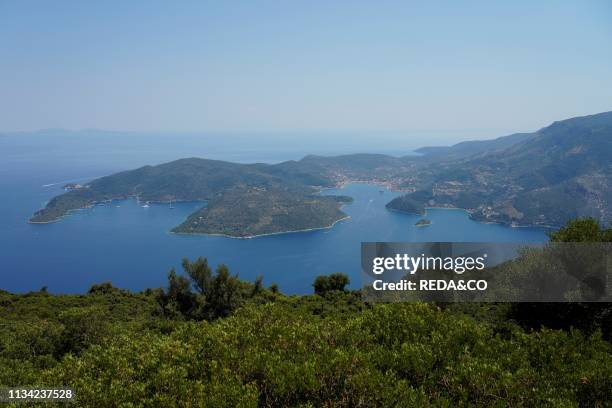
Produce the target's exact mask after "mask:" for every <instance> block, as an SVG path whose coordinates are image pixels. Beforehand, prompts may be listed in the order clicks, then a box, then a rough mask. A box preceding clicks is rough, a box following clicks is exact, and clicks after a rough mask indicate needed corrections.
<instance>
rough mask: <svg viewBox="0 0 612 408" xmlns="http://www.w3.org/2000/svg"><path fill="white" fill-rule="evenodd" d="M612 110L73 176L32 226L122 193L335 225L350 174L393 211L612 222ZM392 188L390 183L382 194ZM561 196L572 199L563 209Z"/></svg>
mask: <svg viewBox="0 0 612 408" xmlns="http://www.w3.org/2000/svg"><path fill="white" fill-rule="evenodd" d="M610 135H612V112H606V113H601V114H597V115H591V116H585V117H579V118H572V119H567V120H563V121H559V122H554V123H553V124H552V125H550V126H548V127H545V128H543V129H541V130H539V131H537V132H534V133H520V134H514V135H510V136H504V137H501V138H497V139H492V140H484V141H468V142H462V143H459V144H457V145H454V146H449V147H445V148H433V147H430V148H423V149H420V150H419V152H420V153H421V155H418V156H417V155H408V156H403V157H393V156H389V155H383V154H351V155H342V156H335V157H323V156H316V155H309V156H306V157H304V158H303V159H301V160H297V161H296V160H290V161H286V162H282V163H277V164H263V163H253V164H239V163H230V162H225V161H219V160H209V159H202V158H186V159H179V160H175V161H172V162H169V163H164V164H160V165H156V166H144V167H141V168H138V169H135V170H129V171H124V172H120V173H116V174H113V175H110V176H106V177H102V178H98V179H96V180H93V181H91V182H89V183H84V184H74V183H71V184H67V185H66V186H65V190H66V192H65V193H64V194H61V195H59V196H57V197H54V198H52V199H51V200H50V201H49V202H48V203H47V205H46V206H45V208H43V209H41V210H39V211H37V212H36V213H35V214H34V215H33V216H32V218H31V219H30V222H31V223H49V222H55V221H58V220H60V219H61V218H62V217H63V216H65V215H66V214H69V213H70V212H71V211H74V210H77V209H81V208H87V207H90V206H93V205H96V204H99V203H104V202H109V201H112V200H118V199H128V198H135V199H139V200H143V201H145V202H148V203H155V202H165V203H173V202H181V201H201V202H202V207H201V208H200V209H198V210H197V211H195V212H194V213H193V214H191V215H190V216H189V217H188V218H187V219H186V220H185V221H184V222H183V223H181V224H180V225H178V226H176V227H175V228H174V229H173V230H172V232H175V233H190V234H200V233H204V234H219V235H226V236H230V237H239V238H245V237H253V236H258V235H266V234H277V233H283V232H292V231H303V230H313V229H320V228H328V227H330V226H332V225H334V224H335V223H336V222H338V221H340V220H342V219H344V218H346V217H347V215H346V214H345V213H344V212H343V211H342V206H343V205H344V204H346V203H348V202H350V198H349V197H342V196H330V195H324V194H322V192H323V190H325V189H328V188H333V187H341V186H343V185H345V184H346V183H350V182H365V183H373V184H378V185H384V186H385V187H386V188H387V189H389V190H392V191H396V192H397V191H399V192H401V193H402V194H401V195H400V196H396V197H395V198H393V199H392V200H390V201H389V202H388V203H387V204H386V207H387V209H389V210H393V211H400V212H407V213H412V214H419V215H424V214H425V209H426V208H427V207H443V208H461V209H465V210H467V211H468V212H469V214H470V217H471V218H472V219H474V220H478V221H483V222H496V223H502V224H506V225H509V226H510V225H511V226H531V225H547V226H559V225H563V224H564V223H566V222H567V221H568V220H570V219H573V218H580V217H592V218H594V219H596V220H598V221H599V222H600V223H601V224H602V225H610V224H612V183H611V182H610V180H611V179H612V164H611V163H612V137H610ZM380 191H381V192H383V193H384V190H380ZM559 203H563V205H559Z"/></svg>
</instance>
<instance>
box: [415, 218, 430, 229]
mask: <svg viewBox="0 0 612 408" xmlns="http://www.w3.org/2000/svg"><path fill="white" fill-rule="evenodd" d="M414 225H415V226H417V227H426V226H428V225H431V221H430V220H428V219H426V218H421V219H420V220H418V221H417V222H416V224H414Z"/></svg>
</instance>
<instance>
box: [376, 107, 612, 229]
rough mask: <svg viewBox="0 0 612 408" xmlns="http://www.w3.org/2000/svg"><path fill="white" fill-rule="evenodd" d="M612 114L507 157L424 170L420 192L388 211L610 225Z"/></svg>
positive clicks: (550, 134)
mask: <svg viewBox="0 0 612 408" xmlns="http://www.w3.org/2000/svg"><path fill="white" fill-rule="evenodd" d="M611 163H612V112H607V113H602V114H598V115H592V116H585V117H580V118H573V119H567V120H564V121H559V122H555V123H553V124H552V125H550V126H548V127H545V128H543V129H541V130H539V131H538V132H536V133H534V134H533V135H532V136H531V137H529V138H527V139H525V140H523V141H520V142H518V143H515V144H512V145H511V146H510V147H507V148H505V149H502V150H495V151H491V152H488V153H485V154H480V155H476V156H470V157H467V158H462V159H457V160H448V161H445V162H442V163H436V164H435V165H430V166H425V167H424V168H422V169H420V170H419V172H418V174H417V175H416V180H417V181H416V183H413V184H412V186H413V187H414V189H415V191H413V192H410V193H409V194H407V195H405V196H403V197H399V198H397V199H395V200H393V201H392V202H390V203H389V204H388V207H389V208H390V209H394V210H400V211H409V212H423V211H424V208H425V207H427V206H450V207H460V208H466V209H469V210H470V211H471V213H472V217H473V218H475V219H478V220H483V221H495V222H502V223H514V224H520V225H534V224H541V225H561V224H563V223H565V222H566V221H567V220H568V219H571V218H576V217H585V216H590V217H594V218H597V219H598V220H600V221H601V222H602V223H604V224H610V223H611V222H612V212H611V204H612V185H611V177H612V164H611Z"/></svg>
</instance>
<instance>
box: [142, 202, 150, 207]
mask: <svg viewBox="0 0 612 408" xmlns="http://www.w3.org/2000/svg"><path fill="white" fill-rule="evenodd" d="M149 207H150V205H149V203H145V205H143V206H142V208H149Z"/></svg>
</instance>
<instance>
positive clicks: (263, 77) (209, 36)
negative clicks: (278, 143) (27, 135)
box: [0, 0, 612, 136]
mask: <svg viewBox="0 0 612 408" xmlns="http://www.w3.org/2000/svg"><path fill="white" fill-rule="evenodd" d="M609 110H612V2H609V1H607V0H602V1H584V0H581V1H578V0H577V1H562V0H556V1H537V2H534V1H522V0H518V1H490V0H489V1H461V2H457V1H423V2H410V1H384V0H381V1H358V0H355V1H328V0H326V1H315V0H308V1H297V0H296V1H266V0H258V1H205V0H199V1H180V2H172V1H153V0H147V1H129V2H128V1H111V0H105V1H63V0H55V1H42V0H41V1H30V0H13V1H9V0H0V130H4V131H9V130H10V131H21V130H26V131H27V130H36V129H43V128H65V129H83V128H95V129H114V130H126V131H129V130H132V131H206V130H215V131H242V132H251V131H252V132H262V131H264V132H266V131H269V132H274V131H286V130H295V131H306V132H308V131H315V130H324V131H342V132H345V131H348V132H350V131H360V132H367V131H370V130H377V131H407V132H419V131H422V132H433V131H435V132H445V131H448V132H457V131H460V132H464V133H465V132H467V133H470V132H473V134H475V135H485V134H487V135H490V136H499V135H501V134H504V133H506V132H507V133H510V132H512V131H533V130H537V129H538V128H541V127H543V126H546V125H548V124H550V123H551V122H552V121H554V120H559V119H564V118H568V117H573V116H580V115H585V114H591V113H597V112H602V111H609Z"/></svg>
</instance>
